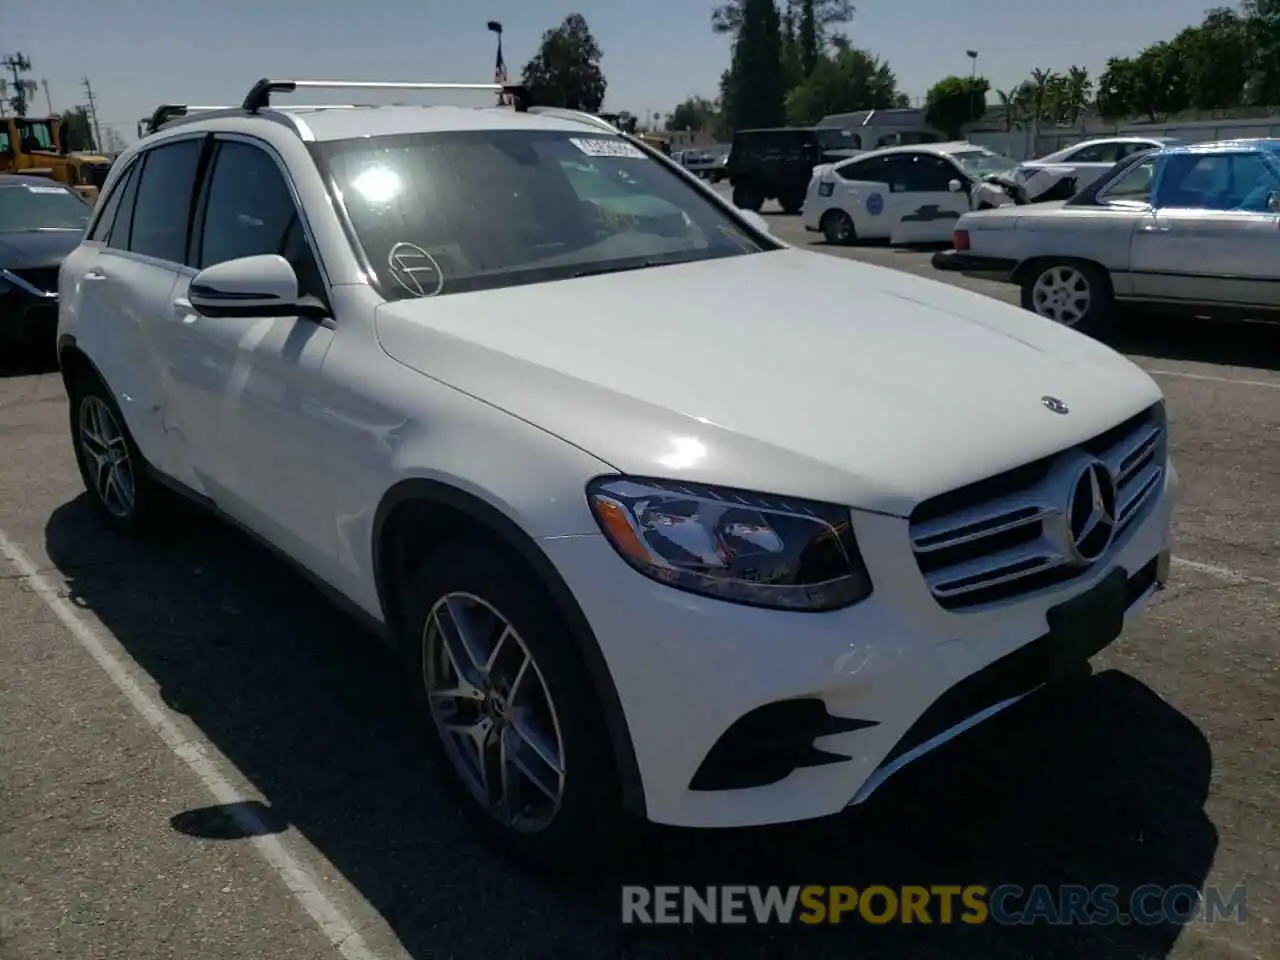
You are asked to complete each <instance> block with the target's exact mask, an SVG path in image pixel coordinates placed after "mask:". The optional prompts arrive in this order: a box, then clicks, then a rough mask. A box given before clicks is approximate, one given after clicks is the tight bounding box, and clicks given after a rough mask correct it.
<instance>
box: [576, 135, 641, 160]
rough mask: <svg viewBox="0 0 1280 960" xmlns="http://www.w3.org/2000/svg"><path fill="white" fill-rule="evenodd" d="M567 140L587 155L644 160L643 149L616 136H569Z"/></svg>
mask: <svg viewBox="0 0 1280 960" xmlns="http://www.w3.org/2000/svg"><path fill="white" fill-rule="evenodd" d="M569 142H570V143H572V144H573V145H574V146H575V147H577V148H578V149H579V150H581V151H582V152H583V153H585V154H586V155H587V156H588V157H617V158H622V159H625V160H644V159H646V158H645V155H644V151H643V150H641V149H640V148H639V147H637V146H636V145H635V144H634V143H627V141H625V140H619V139H617V138H616V137H610V138H608V139H606V138H604V137H570V138H569Z"/></svg>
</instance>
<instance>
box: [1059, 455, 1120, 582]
mask: <svg viewBox="0 0 1280 960" xmlns="http://www.w3.org/2000/svg"><path fill="white" fill-rule="evenodd" d="M1066 518H1067V533H1068V535H1069V536H1070V538H1071V543H1070V545H1071V550H1072V553H1073V554H1074V556H1073V557H1072V561H1073V563H1074V564H1075V565H1078V566H1088V565H1089V564H1091V563H1093V562H1094V561H1095V560H1097V559H1098V558H1099V557H1101V556H1102V555H1103V554H1104V553H1106V552H1107V548H1108V547H1110V546H1111V542H1112V540H1114V539H1115V535H1116V519H1117V518H1116V481H1115V478H1114V477H1113V476H1112V475H1111V471H1110V470H1109V469H1107V465H1106V464H1104V463H1103V462H1102V461H1101V460H1091V461H1089V462H1088V463H1086V464H1085V465H1084V467H1083V468H1082V469H1081V470H1080V472H1079V473H1078V474H1077V475H1076V479H1075V482H1074V483H1073V484H1072V485H1071V493H1070V494H1069V495H1068V497H1067V508H1066Z"/></svg>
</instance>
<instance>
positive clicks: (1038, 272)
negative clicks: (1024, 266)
mask: <svg viewBox="0 0 1280 960" xmlns="http://www.w3.org/2000/svg"><path fill="white" fill-rule="evenodd" d="M1114 302H1115V297H1114V294H1113V293H1112V289H1111V277H1110V276H1109V275H1108V274H1107V272H1106V271H1105V270H1103V269H1102V268H1101V267H1098V266H1096V265H1094V264H1092V263H1085V262H1083V261H1079V260H1041V261H1039V262H1038V263H1035V264H1033V265H1032V266H1031V267H1030V268H1029V269H1028V270H1027V271H1026V274H1025V276H1024V277H1023V280H1022V306H1023V308H1024V309H1027V310H1030V311H1031V312H1032V313H1035V314H1038V315H1039V316H1042V317H1044V318H1045V319H1047V320H1052V321H1054V322H1055V323H1061V324H1062V325H1063V326H1065V327H1070V328H1071V329H1073V330H1075V331H1077V332H1078V333H1083V334H1085V335H1086V336H1090V337H1100V336H1102V335H1103V334H1105V333H1107V332H1108V331H1109V330H1110V329H1111V323H1112V308H1113V306H1114Z"/></svg>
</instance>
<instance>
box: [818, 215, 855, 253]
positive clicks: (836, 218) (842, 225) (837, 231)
mask: <svg viewBox="0 0 1280 960" xmlns="http://www.w3.org/2000/svg"><path fill="white" fill-rule="evenodd" d="M818 227H819V229H821V230H822V235H823V236H824V237H825V238H826V240H827V243H830V244H832V245H834V246H847V245H848V244H851V243H853V242H855V241H856V240H857V239H858V231H857V228H855V227H854V225H853V218H852V217H851V216H849V214H847V213H845V212H844V211H843V210H828V211H827V212H826V213H824V214H823V215H822V220H821V221H820V222H819V224H818Z"/></svg>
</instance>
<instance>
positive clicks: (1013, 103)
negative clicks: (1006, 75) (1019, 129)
mask: <svg viewBox="0 0 1280 960" xmlns="http://www.w3.org/2000/svg"><path fill="white" fill-rule="evenodd" d="M1017 97H1018V88H1017V87H1012V88H1010V89H1008V90H997V91H996V98H997V99H999V101H1000V110H1001V112H1002V113H1003V114H1004V132H1005V133H1008V132H1009V131H1011V130H1012V129H1013V128H1014V125H1015V124H1018V123H1019V122H1020V120H1021V116H1020V114H1021V109H1020V105H1019V104H1018V100H1017Z"/></svg>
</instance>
